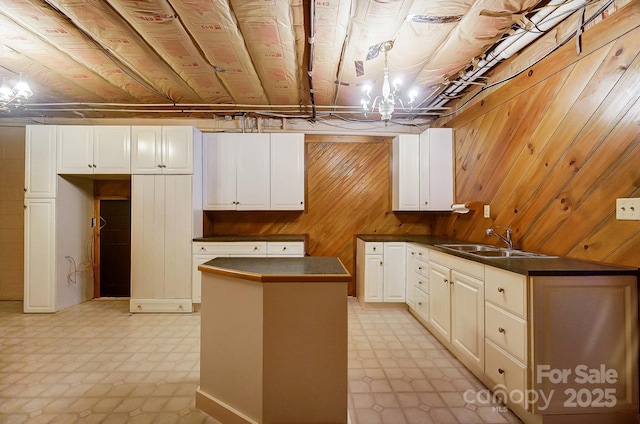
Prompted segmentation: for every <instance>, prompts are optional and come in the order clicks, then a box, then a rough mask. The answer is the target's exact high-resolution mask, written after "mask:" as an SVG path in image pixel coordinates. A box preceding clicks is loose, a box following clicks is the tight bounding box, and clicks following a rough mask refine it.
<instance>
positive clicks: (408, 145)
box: [391, 134, 420, 211]
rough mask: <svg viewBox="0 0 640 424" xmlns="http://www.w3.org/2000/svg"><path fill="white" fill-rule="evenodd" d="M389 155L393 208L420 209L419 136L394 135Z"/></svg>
mask: <svg viewBox="0 0 640 424" xmlns="http://www.w3.org/2000/svg"><path fill="white" fill-rule="evenodd" d="M391 157H392V159H393V161H392V165H391V172H392V175H391V179H392V183H393V190H392V193H391V194H392V197H391V200H392V204H393V210H394V211H417V210H420V177H419V175H420V136H419V135H418V134H401V135H398V136H396V137H395V138H394V139H393V141H392V153H391Z"/></svg>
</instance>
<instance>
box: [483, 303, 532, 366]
mask: <svg viewBox="0 0 640 424" xmlns="http://www.w3.org/2000/svg"><path fill="white" fill-rule="evenodd" d="M484 314H485V315H484V317H485V328H484V330H485V335H486V337H487V338H488V339H489V340H491V341H492V342H494V343H495V344H496V345H498V346H500V347H501V348H503V349H504V350H506V351H507V352H508V353H510V354H511V355H513V356H514V357H515V358H516V359H518V360H520V361H522V362H525V363H526V362H527V322H526V321H525V320H523V319H522V318H520V317H517V316H515V315H513V314H511V313H509V312H507V311H505V310H504V309H501V308H498V307H497V306H495V305H493V304H491V303H489V302H487V303H486V304H485V308H484Z"/></svg>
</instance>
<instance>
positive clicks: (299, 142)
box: [203, 133, 305, 211]
mask: <svg viewBox="0 0 640 424" xmlns="http://www.w3.org/2000/svg"><path fill="white" fill-rule="evenodd" d="M203 158H204V159H203V167H204V170H203V176H204V180H203V209H205V210H239V211H240V210H261V211H264V210H303V209H304V174H305V173H304V134H277V135H276V134H271V135H270V134H257V133H255V134H254V133H250V134H246V133H242V134H241V133H209V134H205V136H204V139H203Z"/></svg>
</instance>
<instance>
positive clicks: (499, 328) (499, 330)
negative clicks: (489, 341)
mask: <svg viewBox="0 0 640 424" xmlns="http://www.w3.org/2000/svg"><path fill="white" fill-rule="evenodd" d="M506 332H507V330H505V329H504V328H502V327H498V333H502V334H505V333H506Z"/></svg>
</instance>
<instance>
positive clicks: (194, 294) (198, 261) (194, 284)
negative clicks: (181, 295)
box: [191, 255, 229, 303]
mask: <svg viewBox="0 0 640 424" xmlns="http://www.w3.org/2000/svg"><path fill="white" fill-rule="evenodd" d="M228 256H229V255H193V259H192V262H191V263H192V265H193V268H192V269H191V300H192V301H193V303H202V271H200V270H198V265H202V264H203V263H205V262H209V261H210V260H211V259H215V258H221V257H228Z"/></svg>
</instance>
